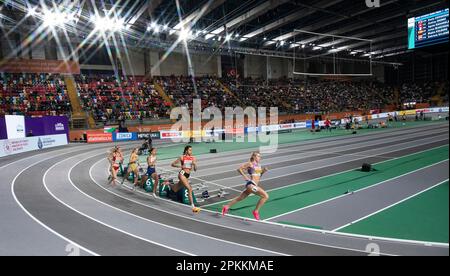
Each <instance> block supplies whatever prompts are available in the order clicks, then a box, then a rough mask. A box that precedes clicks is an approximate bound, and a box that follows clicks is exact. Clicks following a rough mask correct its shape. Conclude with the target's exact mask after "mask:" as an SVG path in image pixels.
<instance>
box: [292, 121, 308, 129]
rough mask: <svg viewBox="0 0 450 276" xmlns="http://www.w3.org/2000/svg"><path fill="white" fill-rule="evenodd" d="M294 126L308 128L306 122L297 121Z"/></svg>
mask: <svg viewBox="0 0 450 276" xmlns="http://www.w3.org/2000/svg"><path fill="white" fill-rule="evenodd" d="M294 128H306V122H300V123H295V124H294Z"/></svg>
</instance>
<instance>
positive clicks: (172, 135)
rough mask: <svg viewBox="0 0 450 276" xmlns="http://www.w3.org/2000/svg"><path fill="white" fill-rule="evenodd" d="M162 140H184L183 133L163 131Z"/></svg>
mask: <svg viewBox="0 0 450 276" xmlns="http://www.w3.org/2000/svg"><path fill="white" fill-rule="evenodd" d="M159 134H160V135H161V139H181V138H183V132H182V131H172V130H163V131H160V132H159Z"/></svg>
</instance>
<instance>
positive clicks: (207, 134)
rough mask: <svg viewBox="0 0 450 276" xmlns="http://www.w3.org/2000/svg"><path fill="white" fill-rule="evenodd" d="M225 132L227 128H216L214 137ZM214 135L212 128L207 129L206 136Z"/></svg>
mask: <svg viewBox="0 0 450 276" xmlns="http://www.w3.org/2000/svg"><path fill="white" fill-rule="evenodd" d="M223 132H225V130H224V129H215V130H214V137H217V136H219V135H220V134H221V133H223ZM212 136H213V135H212V132H211V130H210V129H209V130H205V136H204V137H208V138H210V137H212Z"/></svg>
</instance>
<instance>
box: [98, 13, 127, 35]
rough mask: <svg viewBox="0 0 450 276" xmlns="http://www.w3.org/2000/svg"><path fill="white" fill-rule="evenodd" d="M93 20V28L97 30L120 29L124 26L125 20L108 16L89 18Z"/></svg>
mask: <svg viewBox="0 0 450 276" xmlns="http://www.w3.org/2000/svg"><path fill="white" fill-rule="evenodd" d="M91 20H93V21H94V24H95V29H96V30H99V31H103V32H106V31H113V32H117V31H121V30H123V29H124V28H125V20H124V19H122V18H121V19H112V18H108V17H101V16H97V17H94V18H91Z"/></svg>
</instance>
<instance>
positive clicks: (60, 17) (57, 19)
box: [44, 11, 66, 27]
mask: <svg viewBox="0 0 450 276" xmlns="http://www.w3.org/2000/svg"><path fill="white" fill-rule="evenodd" d="M65 17H66V15H65V14H64V13H60V12H51V11H45V12H44V26H45V27H56V26H61V25H63V24H64V21H65Z"/></svg>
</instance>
